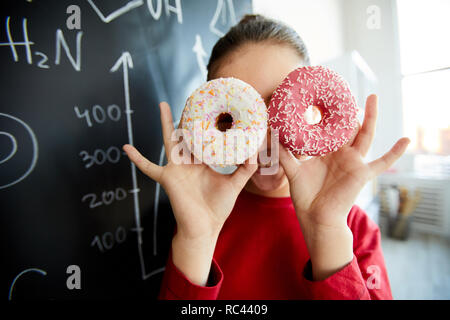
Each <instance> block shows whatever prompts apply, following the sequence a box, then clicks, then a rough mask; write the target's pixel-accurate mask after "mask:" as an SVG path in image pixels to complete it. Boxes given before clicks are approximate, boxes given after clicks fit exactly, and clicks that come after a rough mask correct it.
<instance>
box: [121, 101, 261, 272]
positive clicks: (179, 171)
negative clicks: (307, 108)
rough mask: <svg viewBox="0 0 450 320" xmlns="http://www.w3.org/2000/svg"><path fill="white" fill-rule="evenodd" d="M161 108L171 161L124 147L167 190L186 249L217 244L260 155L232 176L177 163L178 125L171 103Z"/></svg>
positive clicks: (166, 143) (202, 166)
mask: <svg viewBox="0 0 450 320" xmlns="http://www.w3.org/2000/svg"><path fill="white" fill-rule="evenodd" d="M160 111H161V125H162V133H163V140H164V147H165V150H166V157H167V164H166V165H165V166H159V165H156V164H154V163H152V162H151V161H149V160H148V159H146V158H145V157H143V156H142V155H141V154H140V153H139V152H138V151H137V150H136V149H135V148H134V147H133V146H131V145H124V147H123V150H124V151H125V152H126V153H127V155H128V157H129V159H130V160H131V161H132V162H133V163H134V164H135V165H136V166H137V167H138V168H139V169H140V170H141V171H142V172H143V173H144V174H146V175H147V176H149V177H150V178H151V179H153V180H155V181H156V182H158V183H160V184H161V186H162V187H163V188H164V190H165V191H166V193H167V195H168V197H169V200H170V204H171V205H172V210H173V213H174V216H175V220H176V223H177V235H176V237H178V238H179V239H183V240H182V242H183V243H182V246H183V247H185V248H184V249H189V248H186V246H187V244H188V243H191V244H192V245H191V247H192V246H194V247H201V246H203V245H205V246H206V245H207V244H205V243H204V242H205V241H213V242H214V245H213V247H214V246H215V240H217V237H218V235H219V232H220V230H221V228H222V226H223V224H224V223H225V220H226V219H227V218H228V216H229V215H230V213H231V211H232V209H233V207H234V204H235V202H236V199H237V196H238V195H239V193H240V192H241V191H242V189H243V188H244V186H245V184H246V183H247V181H248V180H249V179H250V177H251V176H252V175H253V173H254V172H255V171H256V169H257V167H258V166H257V164H256V158H255V159H253V160H254V161H247V162H246V163H245V164H243V165H240V166H239V168H238V169H237V170H236V171H235V172H233V173H232V174H230V175H223V174H220V173H217V172H215V171H214V170H212V169H211V168H209V167H208V166H207V165H205V164H204V163H201V164H194V163H193V162H192V163H191V164H183V163H182V164H176V163H174V162H173V161H172V160H171V152H172V149H173V148H174V147H175V145H176V144H177V143H179V142H178V141H172V139H171V137H172V132H173V131H174V126H173V120H172V113H171V111H170V106H169V105H168V104H167V103H165V102H161V103H160ZM255 157H256V155H255ZM202 242H203V243H202ZM172 247H173V249H174V244H172ZM210 249H211V248H210ZM213 249H214V248H213ZM213 251H214V250H213ZM173 254H175V253H173ZM210 255H211V256H212V252H211V253H210ZM174 262H175V257H174ZM208 270H209V269H208Z"/></svg>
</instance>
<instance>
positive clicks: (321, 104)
mask: <svg viewBox="0 0 450 320" xmlns="http://www.w3.org/2000/svg"><path fill="white" fill-rule="evenodd" d="M312 106H316V107H317V108H318V109H319V110H320V113H321V116H322V118H321V120H320V122H318V123H315V124H310V123H311V121H308V113H309V114H310V112H311V110H312V108H311V107H312ZM268 112H269V125H270V127H271V128H272V129H278V130H279V140H280V143H281V144H282V145H283V146H284V147H286V148H287V149H288V150H290V151H291V152H292V153H293V154H295V155H306V156H323V155H325V154H327V153H329V152H334V151H336V150H338V149H339V148H340V147H342V146H343V145H344V144H346V143H347V142H348V141H349V139H350V137H351V136H352V134H353V132H354V130H355V128H356V127H357V125H358V119H357V113H358V107H357V105H356V101H355V98H354V97H353V95H352V93H351V92H350V88H349V86H348V84H347V82H346V81H345V80H344V79H343V78H342V77H341V76H340V75H339V74H337V73H336V72H334V71H333V70H330V69H328V68H325V67H322V66H314V67H301V68H298V69H295V70H294V71H292V72H291V73H289V74H288V76H287V77H286V78H285V79H284V80H283V81H282V83H281V84H280V85H279V86H278V88H277V89H276V90H275V92H274V93H273V95H272V98H271V101H270V103H269V107H268Z"/></svg>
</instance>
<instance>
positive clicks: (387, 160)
mask: <svg viewBox="0 0 450 320" xmlns="http://www.w3.org/2000/svg"><path fill="white" fill-rule="evenodd" d="M409 143H410V140H409V138H401V139H400V140H398V141H397V143H396V144H395V145H394V146H393V147H392V148H391V150H389V151H388V152H386V153H385V154H384V155H383V156H382V157H381V158H378V159H376V160H374V161H372V162H370V163H369V167H370V168H371V169H372V172H373V173H374V175H378V174H380V173H382V172H383V171H385V170H387V169H388V168H389V167H390V166H391V165H392V164H393V163H394V162H395V161H397V160H398V158H400V157H401V156H402V154H403V153H404V152H405V150H406V148H407V147H408V144H409Z"/></svg>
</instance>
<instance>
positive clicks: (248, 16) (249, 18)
mask: <svg viewBox="0 0 450 320" xmlns="http://www.w3.org/2000/svg"><path fill="white" fill-rule="evenodd" d="M259 18H261V15H259V14H246V15H245V16H243V17H242V19H241V21H239V24H245V23H248V22H250V21H253V20H257V19H259Z"/></svg>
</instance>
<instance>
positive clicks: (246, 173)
mask: <svg viewBox="0 0 450 320" xmlns="http://www.w3.org/2000/svg"><path fill="white" fill-rule="evenodd" d="M257 156H258V154H257V153H256V154H255V155H253V156H252V157H251V158H250V159H247V160H246V161H245V163H244V164H242V165H240V166H239V167H238V168H237V169H236V170H235V171H234V172H233V173H232V174H231V178H230V179H232V181H233V184H234V185H236V187H237V188H238V189H239V190H240V189H242V188H243V187H244V186H245V184H246V183H247V181H248V180H249V179H250V178H251V176H252V175H253V174H254V173H255V172H256V169H258V164H257Z"/></svg>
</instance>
